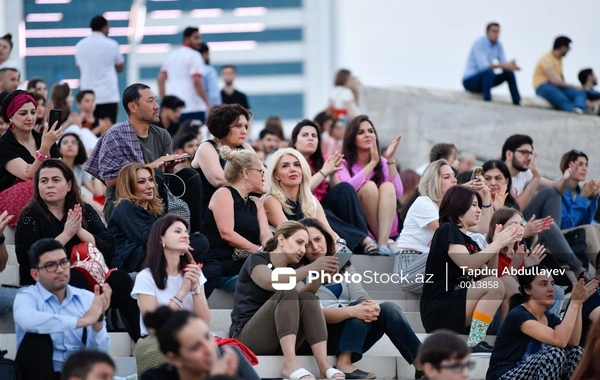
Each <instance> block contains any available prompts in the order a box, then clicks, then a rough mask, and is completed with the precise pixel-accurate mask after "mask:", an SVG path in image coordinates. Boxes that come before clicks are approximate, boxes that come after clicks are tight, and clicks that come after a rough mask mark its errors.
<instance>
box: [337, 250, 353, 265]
mask: <svg viewBox="0 0 600 380" xmlns="http://www.w3.org/2000/svg"><path fill="white" fill-rule="evenodd" d="M352 255H353V253H352V251H351V250H350V249H349V248H348V247H346V246H345V245H342V246H341V247H340V249H338V250H337V252H336V253H335V255H333V256H334V257H337V258H338V259H339V262H338V269H342V268H343V267H344V265H346V263H347V262H348V261H349V260H350V258H351V257H352Z"/></svg>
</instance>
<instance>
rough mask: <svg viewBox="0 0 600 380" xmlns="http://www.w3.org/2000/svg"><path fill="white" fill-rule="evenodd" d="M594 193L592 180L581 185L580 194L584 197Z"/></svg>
mask: <svg viewBox="0 0 600 380" xmlns="http://www.w3.org/2000/svg"><path fill="white" fill-rule="evenodd" d="M594 195H596V184H595V183H594V181H589V182H586V183H584V184H583V186H582V187H581V196H582V197H584V198H591V197H593V196H594Z"/></svg>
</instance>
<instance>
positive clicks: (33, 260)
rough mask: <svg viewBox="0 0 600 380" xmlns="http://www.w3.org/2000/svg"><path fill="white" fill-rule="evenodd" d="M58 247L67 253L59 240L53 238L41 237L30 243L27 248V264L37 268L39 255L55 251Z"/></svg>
mask: <svg viewBox="0 0 600 380" xmlns="http://www.w3.org/2000/svg"><path fill="white" fill-rule="evenodd" d="M58 249H62V250H63V251H64V252H65V255H66V254H67V250H66V249H65V247H64V246H63V245H62V243H61V242H59V241H58V240H56V239H54V238H43V239H40V240H38V241H36V242H35V243H33V244H32V245H31V248H29V252H28V255H29V264H30V265H31V267H32V268H37V267H38V265H40V256H42V255H43V254H44V253H48V252H52V251H56V250H58Z"/></svg>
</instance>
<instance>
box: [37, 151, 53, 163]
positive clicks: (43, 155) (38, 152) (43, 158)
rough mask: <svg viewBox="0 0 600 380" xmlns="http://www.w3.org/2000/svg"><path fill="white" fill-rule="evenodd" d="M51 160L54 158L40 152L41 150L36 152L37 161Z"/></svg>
mask: <svg viewBox="0 0 600 380" xmlns="http://www.w3.org/2000/svg"><path fill="white" fill-rule="evenodd" d="M51 158H52V156H51V155H49V154H44V153H42V152H40V151H39V150H36V151H35V159H36V160H39V161H46V160H49V159H51Z"/></svg>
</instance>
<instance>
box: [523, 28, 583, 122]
mask: <svg viewBox="0 0 600 380" xmlns="http://www.w3.org/2000/svg"><path fill="white" fill-rule="evenodd" d="M570 44H571V39H570V38H569V37H565V36H560V37H557V38H556V39H555V40H554V46H553V47H552V51H551V52H548V53H546V54H544V55H543V56H542V58H540V60H539V61H538V63H537V65H536V67H535V71H534V72H533V88H535V93H536V94H537V95H538V96H541V97H542V98H544V99H546V100H547V101H548V102H550V104H552V105H553V106H554V107H556V108H557V109H559V110H562V111H567V112H575V113H579V114H581V113H583V111H584V110H585V109H586V100H587V95H586V93H585V91H583V89H582V88H581V87H580V86H576V85H572V84H568V83H567V82H565V77H564V76H563V67H562V59H563V57H564V56H566V55H567V53H568V52H569V50H571V47H570V46H569V45H570Z"/></svg>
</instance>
